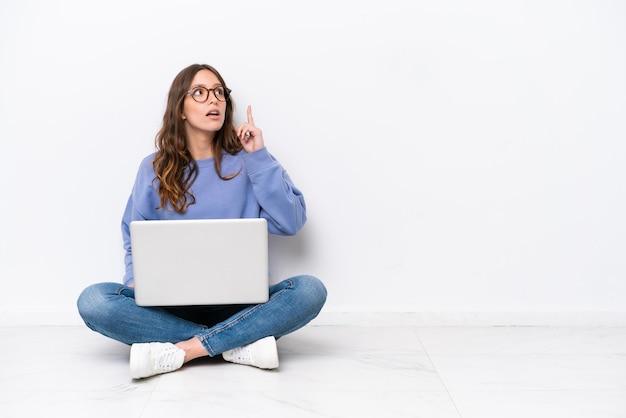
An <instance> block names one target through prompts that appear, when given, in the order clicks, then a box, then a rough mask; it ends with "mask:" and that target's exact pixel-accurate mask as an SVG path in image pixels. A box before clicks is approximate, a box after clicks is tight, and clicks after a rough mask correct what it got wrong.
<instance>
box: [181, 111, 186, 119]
mask: <svg viewBox="0 0 626 418" xmlns="http://www.w3.org/2000/svg"><path fill="white" fill-rule="evenodd" d="M180 118H181V119H182V120H187V116H185V114H184V113H183V112H180Z"/></svg>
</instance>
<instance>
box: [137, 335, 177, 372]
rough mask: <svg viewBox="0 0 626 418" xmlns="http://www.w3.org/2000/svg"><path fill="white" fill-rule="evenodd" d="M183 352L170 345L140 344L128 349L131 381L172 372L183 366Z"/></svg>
mask: <svg viewBox="0 0 626 418" xmlns="http://www.w3.org/2000/svg"><path fill="white" fill-rule="evenodd" d="M184 360H185V350H181V349H180V348H178V347H176V346H175V345H174V344H172V343H141V344H133V345H132V347H131V348H130V376H131V377H132V378H133V379H142V378H144V377H150V376H154V375H156V374H161V373H167V372H173V371H174V370H178V369H180V368H181V367H182V366H183V362H184Z"/></svg>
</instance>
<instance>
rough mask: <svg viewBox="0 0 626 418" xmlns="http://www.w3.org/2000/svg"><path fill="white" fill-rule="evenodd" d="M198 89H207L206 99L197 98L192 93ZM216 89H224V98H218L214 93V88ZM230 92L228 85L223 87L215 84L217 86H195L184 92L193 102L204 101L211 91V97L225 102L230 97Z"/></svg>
mask: <svg viewBox="0 0 626 418" xmlns="http://www.w3.org/2000/svg"><path fill="white" fill-rule="evenodd" d="M199 89H204V90H207V95H206V99H204V100H198V99H197V98H196V97H195V96H194V95H193V92H194V91H196V90H199ZM216 89H223V90H224V100H222V99H220V98H219V97H217V95H216V94H215V90H216ZM231 92H232V90H231V89H229V88H228V87H224V86H217V87H213V88H212V89H210V88H208V87H204V86H196V87H194V88H193V89H191V90H188V91H187V93H186V94H188V95H190V96H191V98H192V99H193V100H194V102H196V103H206V101H207V100H209V97H210V96H211V93H213V97H215V99H216V100H217V101H218V102H226V101H227V100H228V98H229V97H230V93H231Z"/></svg>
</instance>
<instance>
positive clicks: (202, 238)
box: [130, 218, 269, 306]
mask: <svg viewBox="0 0 626 418" xmlns="http://www.w3.org/2000/svg"><path fill="white" fill-rule="evenodd" d="M130 238H131V246H132V258H133V273H134V277H135V302H136V303H137V305H140V306H181V305H223V304H254V303H263V302H267V300H268V298H269V278H268V269H269V266H268V264H269V263H268V231H267V221H266V220H265V219H263V218H251V219H250V218H246V219H198V220H162V221H133V222H131V224H130Z"/></svg>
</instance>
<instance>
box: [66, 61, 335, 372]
mask: <svg viewBox="0 0 626 418" xmlns="http://www.w3.org/2000/svg"><path fill="white" fill-rule="evenodd" d="M230 92H231V90H230V89H228V87H227V86H226V82H225V81H224V79H223V78H222V76H221V75H220V74H219V73H218V72H217V70H215V69H214V68H213V67H211V66H208V65H201V64H194V65H191V66H189V67H187V68H185V69H183V70H182V71H181V72H180V73H179V74H178V75H177V76H176V78H175V79H174V81H173V83H172V86H171V88H170V92H169V96H168V101H167V108H166V111H165V115H164V116H163V126H162V127H161V130H160V131H159V133H158V134H157V137H156V145H157V152H156V153H154V154H152V155H150V156H148V157H147V158H146V159H144V160H143V161H142V163H141V165H140V167H139V172H138V174H137V178H136V180H135V185H134V187H133V190H132V193H131V196H130V198H129V200H128V204H127V205H126V210H125V212H124V216H123V220H122V234H123V238H124V247H125V249H126V256H125V262H126V274H125V276H124V280H123V284H119V283H98V284H94V285H91V286H89V287H88V288H86V289H85V290H84V291H83V292H82V293H81V295H80V297H79V298H78V303H77V305H78V310H79V313H80V315H81V317H82V318H83V320H84V321H85V324H86V325H87V326H88V327H89V328H91V329H93V330H94V331H97V332H99V333H101V334H103V335H105V336H107V337H110V338H113V339H115V340H117V341H121V342H123V343H126V344H129V345H131V351H130V372H131V377H132V378H135V379H139V378H144V377H149V376H153V375H156V374H160V373H166V372H171V371H174V370H177V369H179V368H181V367H182V366H183V364H184V363H187V362H189V361H191V360H193V359H195V358H198V357H203V356H211V357H213V356H216V355H219V354H222V356H223V358H224V359H225V360H227V361H230V362H233V363H238V364H246V365H252V366H256V367H259V368H264V369H274V368H277V367H278V354H277V350H276V339H278V338H280V337H281V336H283V335H285V334H288V333H290V332H293V331H295V330H297V329H299V328H301V327H303V326H304V325H306V324H307V323H308V322H310V321H311V320H312V319H313V318H315V317H316V316H317V314H318V313H319V312H320V310H321V309H322V306H323V305H324V303H325V301H326V289H325V287H324V285H323V284H322V283H321V282H320V281H319V280H318V279H317V278H315V277H312V276H297V277H292V278H289V279H286V280H283V281H282V282H280V283H277V284H274V285H271V286H270V299H269V301H268V302H266V303H263V304H259V305H254V306H247V307H243V308H242V307H241V306H206V307H191V306H190V307H179V308H157V307H139V306H137V305H136V303H135V300H134V289H133V286H134V281H133V269H132V257H131V247H130V233H129V225H130V222H131V221H134V220H144V219H149V220H158V219H198V218H252V217H263V218H265V219H267V222H268V228H269V232H270V233H273V234H278V235H294V234H296V233H297V232H298V231H299V230H300V229H301V228H302V227H303V225H304V223H305V221H306V205H305V202H304V198H303V196H302V193H301V192H300V191H299V190H298V189H297V188H296V187H295V186H294V184H293V183H292V181H291V179H290V178H289V176H288V175H287V173H286V171H285V170H284V169H283V168H282V166H281V165H280V164H279V163H278V162H277V161H276V160H275V159H274V158H273V157H272V156H271V155H270V154H269V152H268V151H267V149H266V148H265V143H264V140H263V134H262V132H261V130H260V129H259V128H258V127H257V126H256V125H255V123H254V119H253V118H252V111H251V108H250V106H248V112H247V114H248V118H247V122H246V123H243V124H241V125H240V126H237V127H235V126H234V124H233V110H234V103H233V101H232V99H231V96H230Z"/></svg>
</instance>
